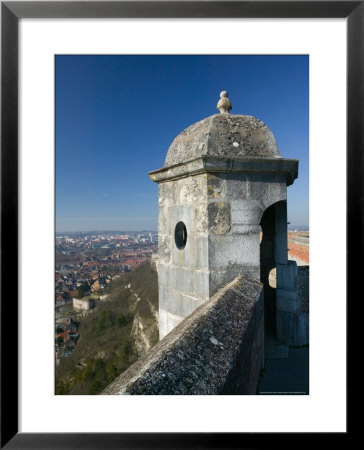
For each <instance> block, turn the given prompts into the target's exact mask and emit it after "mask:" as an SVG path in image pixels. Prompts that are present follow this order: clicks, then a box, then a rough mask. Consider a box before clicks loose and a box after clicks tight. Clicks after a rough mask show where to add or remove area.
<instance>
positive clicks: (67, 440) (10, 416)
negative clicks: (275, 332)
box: [0, 0, 364, 449]
mask: <svg viewBox="0 0 364 450" xmlns="http://www.w3.org/2000/svg"><path fill="white" fill-rule="evenodd" d="M111 17H113V18H116V17H117V18H119V17H120V18H233V17H243V18H347V76H348V78H347V80H348V83H347V240H346V242H347V274H346V275H347V299H346V300H347V304H348V300H349V298H352V299H355V298H356V297H357V294H356V293H355V294H354V290H355V289H356V284H357V283H356V282H357V280H360V275H361V274H362V273H363V268H364V267H363V262H362V260H361V261H359V262H357V258H355V255H358V254H359V256H360V255H363V240H362V234H363V211H364V209H363V181H362V176H361V175H362V173H363V169H364V167H363V151H362V150H363V148H364V145H363V144H364V131H363V130H364V1H330V0H328V1H315V0H314V1H259V0H255V1H240V0H237V1H189V2H184V1H168V2H166V1H121V2H120V1H111V2H110V1H91V2H90V1H86V2H82V1H79V2H77V1H75V2H73V1H70V2H62V1H54V2H47V1H34V2H33V1H27V2H22V1H2V2H1V68H2V72H1V263H0V264H1V310H0V312H1V344H0V345H1V347H0V348H1V448H6V449H76V448H77V449H83V448H88V449H106V448H108V449H109V448H110V449H116V448H119V449H139V448H156V449H164V448H169V449H182V448H183V449H184V448H196V449H197V448H198V449H201V448H216V449H217V448H258V447H261V446H262V445H263V444H266V445H267V443H268V442H271V440H272V439H273V441H274V440H276V439H277V437H280V438H281V445H283V446H285V445H286V444H287V445H288V444H289V445H291V443H292V441H293V440H297V438H298V437H297V433H290V434H279V433H276V434H272V433H135V434H133V433H18V400H19V398H18V339H17V335H18V324H17V323H16V322H17V320H16V318H17V317H18V303H17V301H16V299H17V298H18V295H17V294H18V292H17V286H18V272H17V267H18V250H19V248H18V181H19V180H18V21H19V19H21V18H111ZM333 95H335V93H334V92H333ZM328 155H329V149H328ZM328 157H329V156H328ZM353 261H355V264H354V263H353ZM5 281H6V282H5ZM7 286H11V292H10V290H9V288H8V287H7ZM354 295H355V297H354ZM9 297H11V301H9ZM9 318H12V320H9ZM14 318H15V320H14ZM350 348H351V346H350V344H349V343H348V345H347V349H348V351H350ZM348 361H349V359H348ZM217 413H218V411H217ZM347 417H349V415H348V416H347ZM348 431H349V427H348ZM348 436H349V433H348V432H346V433H338V436H336V437H335V440H336V442H340V440H341V439H343V438H344V439H347V438H348ZM309 438H310V433H304V434H303V435H302V436H300V437H299V442H300V443H301V444H305V443H306V442H307V440H308V439H309ZM326 438H327V436H325V434H324V433H323V436H322V440H325V442H326V443H327V440H326ZM315 439H316V444H319V443H320V442H321V438H320V437H319V436H318V435H317V434H315ZM268 446H269V445H268Z"/></svg>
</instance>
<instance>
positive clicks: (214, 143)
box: [164, 102, 281, 167]
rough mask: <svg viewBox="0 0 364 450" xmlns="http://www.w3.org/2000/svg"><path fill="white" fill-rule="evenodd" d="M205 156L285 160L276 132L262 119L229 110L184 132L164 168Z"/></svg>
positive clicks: (168, 154) (173, 143) (169, 153)
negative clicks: (282, 157) (279, 148)
mask: <svg viewBox="0 0 364 450" xmlns="http://www.w3.org/2000/svg"><path fill="white" fill-rule="evenodd" d="M219 104H220V102H219ZM230 108H231V105H230ZM205 155H206V156H218V157H226V158H281V155H280V153H279V150H278V147H277V144H276V140H275V138H274V136H273V133H272V132H271V131H270V129H269V128H268V127H267V126H266V125H265V124H264V123H263V122H262V121H261V120H259V119H256V118H255V117H253V116H246V115H238V114H229V113H228V111H226V112H224V113H221V114H214V115H213V116H210V117H207V118H206V119H203V120H201V121H199V122H197V123H194V124H193V125H191V126H189V127H188V128H186V129H185V130H184V131H182V133H180V134H179V135H178V136H177V137H176V138H175V139H174V141H173V142H172V144H171V146H170V147H169V149H168V153H167V157H166V160H165V164H164V166H165V167H166V166H172V165H175V164H179V163H183V162H186V161H190V160H192V159H195V158H198V157H201V156H205Z"/></svg>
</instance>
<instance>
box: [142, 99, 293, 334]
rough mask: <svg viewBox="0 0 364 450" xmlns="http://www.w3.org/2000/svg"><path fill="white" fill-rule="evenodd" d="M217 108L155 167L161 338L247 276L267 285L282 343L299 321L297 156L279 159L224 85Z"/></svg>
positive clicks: (269, 312) (273, 325) (270, 318)
mask: <svg viewBox="0 0 364 450" xmlns="http://www.w3.org/2000/svg"><path fill="white" fill-rule="evenodd" d="M217 108H218V110H219V111H220V113H219V114H214V115H212V116H210V117H207V118H206V119H203V120H201V121H200V122H197V123H195V124H193V125H191V126H190V127H188V128H187V129H185V130H184V131H182V133H180V134H179V135H178V136H177V137H176V138H175V139H174V141H173V142H172V144H171V146H170V147H169V150H168V153H167V157H166V160H165V164H164V167H163V168H161V169H159V170H156V171H153V172H150V177H151V179H152V180H153V181H155V182H157V183H158V184H159V262H158V282H159V332H160V338H162V337H163V336H165V335H166V334H167V333H169V332H170V331H171V330H172V329H173V328H174V327H175V326H176V325H177V324H178V323H179V322H180V321H181V320H183V319H184V318H185V317H186V316H188V315H189V314H190V313H191V312H192V311H194V310H195V309H196V308H197V307H198V306H199V305H201V304H202V303H203V302H205V301H206V300H208V299H209V298H210V297H211V296H212V295H213V294H215V293H216V292H217V291H218V290H219V289H221V288H222V287H224V286H225V285H226V284H228V283H229V282H230V281H232V280H233V279H235V278H236V277H237V276H238V275H243V276H245V277H248V278H250V279H255V280H260V281H262V282H263V283H264V288H265V291H264V297H265V321H266V327H268V328H270V329H271V330H272V331H273V332H274V333H277V336H278V338H279V339H280V340H282V341H285V339H286V336H287V335H288V334H290V333H292V327H294V326H295V325H294V317H293V315H294V311H293V309H292V301H291V297H292V296H291V292H292V289H293V288H292V285H291V284H290V283H291V282H290V276H289V274H290V272H291V269H292V265H291V264H290V262H289V261H288V260H287V213H286V211H287V207H286V199H287V192H286V191H287V186H289V185H290V184H292V183H293V181H294V179H295V178H296V177H297V172H298V161H297V160H296V159H284V158H282V156H281V155H280V153H279V150H278V147H277V144H276V141H275V138H274V136H273V134H272V132H271V131H270V130H269V128H268V127H267V126H266V125H265V124H264V123H263V122H262V121H260V120H259V119H256V118H255V117H252V116H247V115H240V114H236V115H235V114H234V115H233V114H230V113H229V111H230V110H231V103H230V100H229V98H228V93H227V92H226V91H223V92H221V94H220V100H219V102H218V104H217ZM261 233H262V234H261ZM273 268H276V273H277V286H276V288H273V287H271V286H270V285H269V280H268V278H269V273H270V271H271V269H273Z"/></svg>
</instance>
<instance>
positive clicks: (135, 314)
mask: <svg viewBox="0 0 364 450" xmlns="http://www.w3.org/2000/svg"><path fill="white" fill-rule="evenodd" d="M104 294H108V295H107V300H104V301H99V302H98V304H97V307H96V308H95V309H94V310H92V312H91V313H90V314H88V315H87V316H85V317H81V318H80V324H79V335H80V337H79V339H78V341H77V345H76V346H75V349H74V351H73V352H72V354H71V355H70V356H69V357H67V358H62V359H61V361H60V364H59V366H58V367H57V368H56V394H61V395H62V394H63V395H67V394H73V395H80V394H81V395H82V394H86V395H87V394H98V393H100V392H101V391H102V390H103V389H104V388H105V387H106V386H107V385H108V384H109V383H110V382H112V381H113V380H114V379H115V377H116V376H118V375H119V374H120V373H122V372H123V371H124V370H126V369H127V368H128V367H129V366H130V365H131V364H133V363H134V362H135V361H136V360H137V359H139V358H140V357H141V356H143V355H144V354H145V353H146V352H147V351H148V350H149V349H150V348H152V347H153V346H154V345H155V344H156V343H157V342H158V338H159V334H158V278H157V272H156V270H155V269H154V268H153V266H152V265H151V264H149V263H148V264H143V265H140V266H139V267H138V268H136V269H135V270H134V271H133V272H130V273H127V274H125V275H124V276H123V277H122V278H120V279H117V280H115V281H112V282H111V283H110V285H109V286H108V288H107V290H105V292H104Z"/></svg>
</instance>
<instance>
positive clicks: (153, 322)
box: [128, 283, 159, 358]
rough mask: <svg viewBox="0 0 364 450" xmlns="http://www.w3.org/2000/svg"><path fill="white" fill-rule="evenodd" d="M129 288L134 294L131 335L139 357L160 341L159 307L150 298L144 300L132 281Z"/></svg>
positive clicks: (131, 306)
mask: <svg viewBox="0 0 364 450" xmlns="http://www.w3.org/2000/svg"><path fill="white" fill-rule="evenodd" d="M128 289H130V292H131V294H132V302H131V305H130V311H131V312H133V314H134V319H133V325H132V329H131V336H132V337H133V339H134V345H135V349H136V351H137V354H138V358H140V357H141V356H144V355H145V354H146V353H147V351H148V350H150V349H151V348H152V347H153V346H154V345H155V344H156V343H157V342H158V339H159V333H158V309H157V308H156V307H155V306H154V305H153V304H152V302H151V301H150V300H149V299H148V298H145V299H143V300H142V299H141V298H140V297H139V296H138V295H137V294H136V293H135V292H134V291H133V288H132V285H131V283H129V285H128ZM141 303H143V305H141Z"/></svg>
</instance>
